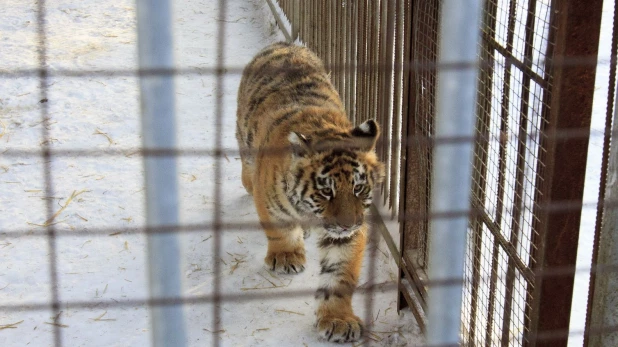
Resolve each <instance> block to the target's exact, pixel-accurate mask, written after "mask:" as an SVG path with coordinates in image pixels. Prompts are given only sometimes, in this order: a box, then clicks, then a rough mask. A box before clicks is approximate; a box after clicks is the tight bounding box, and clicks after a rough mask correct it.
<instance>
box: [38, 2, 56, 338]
mask: <svg viewBox="0 0 618 347" xmlns="http://www.w3.org/2000/svg"><path fill="white" fill-rule="evenodd" d="M46 15H47V8H46V1H45V0H39V1H38V3H37V40H38V42H37V44H38V57H37V59H38V65H39V69H40V73H39V93H40V95H39V98H40V101H41V103H40V105H41V124H42V126H41V138H42V139H43V142H42V147H43V148H42V151H43V153H42V154H43V155H42V159H43V162H44V163H45V165H44V167H43V176H44V180H45V195H46V196H54V180H53V172H52V167H51V165H52V155H51V152H50V151H49V146H50V144H51V142H50V141H49V138H50V134H49V126H50V117H49V104H48V103H47V97H48V88H49V85H48V78H49V77H48V70H47V31H46V29H45V22H46ZM45 212H46V216H47V218H46V220H50V219H51V218H52V217H53V215H54V202H53V199H46V202H45ZM46 229H47V248H48V252H49V279H50V285H49V291H50V297H51V303H50V308H51V312H52V315H53V317H59V316H60V303H59V301H58V300H59V293H58V259H57V252H56V249H57V247H56V228H55V227H54V223H50V224H49V225H48V226H47V227H46ZM52 331H53V339H54V346H55V347H60V346H62V332H61V331H60V326H59V325H54V327H53V330H52Z"/></svg>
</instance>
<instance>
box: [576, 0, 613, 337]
mask: <svg viewBox="0 0 618 347" xmlns="http://www.w3.org/2000/svg"><path fill="white" fill-rule="evenodd" d="M617 54H618V3H617V2H616V1H614V23H613V29H612V43H611V46H610V57H611V58H610V65H609V81H608V88H607V105H606V109H605V132H604V136H603V158H602V162H601V177H600V178H599V199H598V201H597V214H596V221H595V226H594V241H593V244H592V268H593V269H596V267H597V265H598V264H599V263H601V264H607V263H608V262H609V260H610V259H608V258H609V256H608V255H607V252H608V248H609V247H610V246H609V245H607V242H612V243H615V241H614V240H611V241H604V242H603V243H602V245H603V246H602V247H600V246H599V244H600V240H599V239H600V237H601V232H603V234H605V233H612V232H615V231H612V229H610V228H611V227H610V226H605V225H603V216H604V215H605V214H606V212H607V214H611V215H614V214H615V213H616V210H615V209H614V210H611V209H610V208H604V207H603V203H604V202H605V199H606V198H607V199H608V200H609V199H612V197H614V199H615V196H616V191H615V189H614V190H613V191H610V189H611V188H610V187H606V184H607V176H608V175H607V174H608V171H610V170H608V169H607V168H608V166H609V165H610V164H609V155H610V153H616V150H618V148H616V142H617V141H616V140H614V141H613V144H612V146H614V148H612V150H611V152H610V141H611V140H612V138H613V137H614V136H613V135H612V134H616V130H614V132H613V133H612V114H613V115H614V128H615V127H616V118H617V117H618V113H616V112H617V111H616V109H617V108H618V106H617V105H615V104H614V101H615V97H616V70H618V56H617ZM612 107H613V109H612ZM615 160H616V156H615V155H614V156H613V157H612V164H611V172H612V173H616V170H617V166H616V165H617V164H618V163H616V162H615ZM610 177H611V176H610ZM607 218H608V220H607V222H606V223H610V224H611V222H610V220H611V218H612V216H607ZM613 218H614V220H615V218H616V217H615V216H614V217H613ZM602 229H605V230H603V231H602ZM613 230H616V229H613ZM605 237H608V238H609V237H612V236H605ZM614 237H615V236H614ZM601 250H603V252H601ZM601 253H603V258H601V257H600V256H599V254H601ZM615 254H618V253H615ZM614 263H618V262H614ZM610 276H614V275H613V274H597V272H596V271H594V270H591V271H590V284H589V289H588V298H589V299H588V307H587V310H586V328H585V333H584V347H588V346H594V345H600V344H601V342H604V340H605V339H607V341H608V342H610V339H611V338H612V337H605V336H590V329H591V327H594V328H598V326H599V325H603V324H604V323H608V322H611V320H610V319H609V318H608V317H604V314H603V311H604V308H603V303H604V302H607V300H608V298H610V299H611V297H612V295H613V294H612V293H611V292H610V291H608V282H609V281H608V278H607V277H610ZM614 280H615V279H614ZM597 283H598V285H597ZM597 289H599V292H598V293H597ZM614 302H616V301H614ZM614 307H615V306H614ZM593 311H594V313H593ZM598 311H601V312H598ZM615 316H618V312H615ZM616 323H618V322H613V324H616ZM614 337H615V335H614ZM616 344H618V340H617V341H616ZM607 345H609V344H607Z"/></svg>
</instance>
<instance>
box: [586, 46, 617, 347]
mask: <svg viewBox="0 0 618 347" xmlns="http://www.w3.org/2000/svg"><path fill="white" fill-rule="evenodd" d="M615 53H616V52H615V51H612V55H613V54H615ZM612 89H613V88H612ZM610 107H611V106H610ZM610 122H611V118H610ZM617 132H618V103H617V104H615V105H614V126H613V134H616V133H617ZM610 153H612V155H611V159H609V163H608V170H607V173H608V174H609V176H610V177H616V176H618V155H616V153H618V141H612V143H611V150H610ZM601 189H602V190H605V194H604V198H605V199H606V200H604V201H599V205H600V204H601V203H603V202H608V201H616V199H617V198H618V185H616V184H608V185H607V186H602V187H601ZM599 208H601V207H599ZM598 247H599V248H598V250H597V258H596V259H595V265H596V267H595V270H597V271H598V270H601V271H602V270H603V267H604V266H608V267H610V268H611V267H612V266H615V265H616V264H618V210H617V209H616V208H615V207H614V208H611V207H608V208H604V211H603V219H602V226H600V236H599V243H598ZM595 272H596V271H595ZM595 279H596V282H595V284H594V286H595V291H594V292H593V293H590V295H591V297H590V298H589V299H588V300H589V301H590V302H591V303H590V309H589V314H588V315H589V321H588V325H589V326H588V327H587V331H588V332H590V331H591V330H592V331H595V332H594V333H590V335H588V336H587V337H586V340H587V342H586V343H587V346H593V347H602V346H618V333H617V332H616V331H612V329H608V327H615V326H616V325H618V319H616V317H618V306H616V302H618V272H616V271H615V270H614V271H603V272H596V276H595ZM604 328H605V329H608V331H603V329H604Z"/></svg>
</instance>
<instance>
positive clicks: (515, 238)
mask: <svg viewBox="0 0 618 347" xmlns="http://www.w3.org/2000/svg"><path fill="white" fill-rule="evenodd" d="M535 11H536V0H530V1H529V2H528V11H527V13H528V16H527V19H526V29H525V48H524V64H526V66H527V67H528V68H530V69H531V67H532V53H533V47H534V46H533V39H534V22H535ZM523 76H524V82H523V83H522V86H521V100H520V101H521V103H520V120H519V134H518V136H517V140H518V141H519V145H518V146H517V164H516V168H517V169H516V170H517V171H516V175H515V176H516V177H515V191H514V194H513V206H512V211H513V212H512V219H511V237H510V243H511V244H512V245H513V247H517V245H518V243H519V234H520V232H521V226H520V225H519V224H520V218H521V214H522V209H523V206H522V205H523V190H524V179H525V176H524V173H525V172H526V168H525V165H526V142H527V136H528V123H529V120H528V112H529V106H530V105H529V102H528V99H529V97H530V78H531V77H530V75H528V74H526V73H524V74H523ZM514 284H515V260H514V259H513V258H512V257H509V260H508V263H507V273H506V283H505V289H506V290H505V295H504V296H505V297H504V313H503V316H502V317H503V321H502V345H503V346H508V344H509V341H510V337H511V336H510V327H511V313H512V312H511V310H512V306H513V291H514Z"/></svg>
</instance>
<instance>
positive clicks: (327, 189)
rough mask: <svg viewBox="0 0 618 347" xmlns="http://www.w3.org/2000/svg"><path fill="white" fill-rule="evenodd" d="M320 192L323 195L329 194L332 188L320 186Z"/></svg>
mask: <svg viewBox="0 0 618 347" xmlns="http://www.w3.org/2000/svg"><path fill="white" fill-rule="evenodd" d="M320 193H322V194H323V195H325V196H330V195H331V194H332V193H333V190H332V189H330V188H322V189H320Z"/></svg>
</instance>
